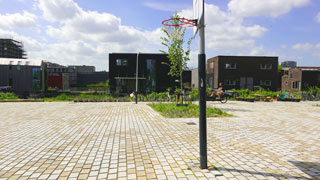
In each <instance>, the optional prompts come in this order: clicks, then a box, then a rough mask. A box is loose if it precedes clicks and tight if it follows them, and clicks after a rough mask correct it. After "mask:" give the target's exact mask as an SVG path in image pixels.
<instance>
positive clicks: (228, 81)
mask: <svg viewBox="0 0 320 180" xmlns="http://www.w3.org/2000/svg"><path fill="white" fill-rule="evenodd" d="M236 83H237V82H236V80H232V79H226V80H225V81H224V84H225V85H227V86H235V85H236Z"/></svg>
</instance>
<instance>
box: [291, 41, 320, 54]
mask: <svg viewBox="0 0 320 180" xmlns="http://www.w3.org/2000/svg"><path fill="white" fill-rule="evenodd" d="M292 49H293V50H295V51H297V52H302V53H307V54H311V55H313V56H317V57H320V43H317V44H311V43H298V44H295V45H293V46H292Z"/></svg>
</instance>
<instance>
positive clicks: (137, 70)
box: [135, 52, 139, 104]
mask: <svg viewBox="0 0 320 180" xmlns="http://www.w3.org/2000/svg"><path fill="white" fill-rule="evenodd" d="M138 62H139V52H138V54H137V65H136V93H135V99H136V104H138V77H139V76H138V73H139V68H138V67H139V63H138Z"/></svg>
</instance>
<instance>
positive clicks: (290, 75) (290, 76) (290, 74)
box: [289, 71, 292, 79]
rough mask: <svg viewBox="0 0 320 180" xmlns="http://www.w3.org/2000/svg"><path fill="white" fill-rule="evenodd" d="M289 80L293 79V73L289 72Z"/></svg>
mask: <svg viewBox="0 0 320 180" xmlns="http://www.w3.org/2000/svg"><path fill="white" fill-rule="evenodd" d="M289 78H290V79H291V78H292V71H289Z"/></svg>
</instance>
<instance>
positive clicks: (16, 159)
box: [0, 101, 320, 180]
mask: <svg viewBox="0 0 320 180" xmlns="http://www.w3.org/2000/svg"><path fill="white" fill-rule="evenodd" d="M314 104H317V102H300V103H290V102H289V103H287V102H286V103H285V102H272V103H265V102H255V103H246V102H234V101H231V102H228V103H226V104H221V103H219V102H209V101H208V102H207V106H208V107H216V108H221V109H222V110H224V111H227V112H229V113H232V114H234V117H222V118H207V134H208V162H209V164H208V165H209V166H210V169H209V170H207V171H200V169H199V164H200V162H199V160H198V158H199V157H198V156H199V143H198V142H199V140H198V134H199V131H198V130H199V129H198V126H192V125H187V123H188V122H195V123H197V122H198V119H197V118H178V119H170V118H163V117H162V116H161V115H160V114H159V113H157V112H155V111H153V110H152V109H151V108H150V107H149V106H147V105H146V103H139V104H132V103H111V102H110V103H64V102H57V103H55V102H54V103H0V179H97V178H98V179H121V178H123V179H195V178H198V179H230V180H232V179H247V180H248V179H261V180H263V179H319V176H320V174H319V173H320V165H319V162H320V154H319V152H320V121H319V119H320V110H319V108H318V107H316V106H312V105H314ZM318 104H319V103H318Z"/></svg>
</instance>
